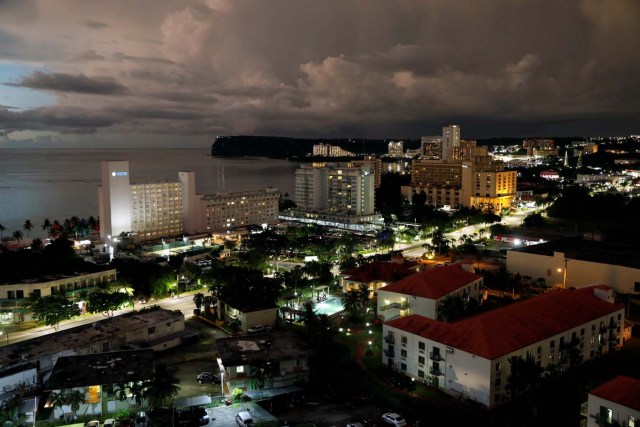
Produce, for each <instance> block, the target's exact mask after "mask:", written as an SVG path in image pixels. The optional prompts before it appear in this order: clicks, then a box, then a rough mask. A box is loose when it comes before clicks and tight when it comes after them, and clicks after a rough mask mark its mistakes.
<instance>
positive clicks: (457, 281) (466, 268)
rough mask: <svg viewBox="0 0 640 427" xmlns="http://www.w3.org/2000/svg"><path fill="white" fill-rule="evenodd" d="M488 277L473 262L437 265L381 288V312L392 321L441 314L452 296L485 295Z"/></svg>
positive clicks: (471, 296) (384, 317)
mask: <svg viewBox="0 0 640 427" xmlns="http://www.w3.org/2000/svg"><path fill="white" fill-rule="evenodd" d="M483 282H484V279H483V277H482V276H481V275H479V274H475V273H474V272H473V267H471V266H470V265H469V264H463V263H456V264H451V265H447V266H443V267H435V268H432V269H429V270H425V271H421V272H418V273H416V274H412V275H410V276H407V277H405V278H404V279H401V280H398V281H396V282H394V283H391V284H389V285H387V286H385V287H383V288H380V289H379V290H378V315H379V316H381V317H382V319H383V320H384V321H389V320H392V319H396V318H399V317H405V316H409V315H411V314H420V315H421V316H425V317H428V318H430V319H438V318H439V315H438V314H439V308H440V306H441V305H442V304H443V302H444V301H445V300H446V299H447V298H449V297H454V296H455V297H460V298H463V299H468V298H474V299H476V300H478V301H480V300H481V299H482V295H483V289H482V286H483Z"/></svg>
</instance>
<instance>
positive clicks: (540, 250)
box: [513, 236, 640, 268]
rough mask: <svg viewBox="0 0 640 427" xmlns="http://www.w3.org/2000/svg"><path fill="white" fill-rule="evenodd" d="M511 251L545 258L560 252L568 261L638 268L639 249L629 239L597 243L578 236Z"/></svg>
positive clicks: (639, 260) (639, 261) (639, 263)
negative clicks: (544, 256)
mask: <svg viewBox="0 0 640 427" xmlns="http://www.w3.org/2000/svg"><path fill="white" fill-rule="evenodd" d="M513 250H514V251H516V252H526V253H531V254H536V255H546V256H553V253H554V252H560V253H563V254H564V255H565V257H566V258H568V259H575V260H580V261H590V262H597V263H600V264H611V265H620V266H624V267H631V268H640V248H639V247H638V245H637V244H635V242H634V241H633V240H631V239H628V240H627V241H610V240H601V241H598V240H588V239H585V238H583V237H580V236H579V237H571V238H568V239H561V240H554V241H550V242H546V243H541V244H538V245H531V246H524V247H521V248H518V249H513Z"/></svg>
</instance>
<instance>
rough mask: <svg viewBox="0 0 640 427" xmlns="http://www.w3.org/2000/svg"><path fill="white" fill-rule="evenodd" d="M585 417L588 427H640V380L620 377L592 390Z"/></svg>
mask: <svg viewBox="0 0 640 427" xmlns="http://www.w3.org/2000/svg"><path fill="white" fill-rule="evenodd" d="M585 415H586V417H587V427H598V426H602V425H620V426H628V427H637V426H640V380H638V379H635V378H631V377H627V376H624V375H619V376H617V377H615V378H614V379H612V380H610V381H607V382H606V383H604V384H602V385H601V386H599V387H596V388H595V389H593V390H591V391H590V392H589V396H588V400H587V414H585ZM613 423H617V424H613Z"/></svg>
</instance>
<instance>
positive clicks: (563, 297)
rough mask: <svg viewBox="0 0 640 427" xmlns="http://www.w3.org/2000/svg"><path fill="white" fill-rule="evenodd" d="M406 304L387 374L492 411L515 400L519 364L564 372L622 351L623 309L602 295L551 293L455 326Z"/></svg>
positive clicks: (391, 336) (386, 344)
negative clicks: (514, 370)
mask: <svg viewBox="0 0 640 427" xmlns="http://www.w3.org/2000/svg"><path fill="white" fill-rule="evenodd" d="M412 277H414V276H409V277H408V278H406V279H404V280H410V279H411V278H412ZM398 283H400V282H396V283H395V284H396V285H397V284H398ZM392 286H393V285H392ZM384 289H385V288H381V290H380V291H381V292H382V291H383V290H384ZM404 304H405V306H406V307H405V308H406V310H407V311H411V312H410V314H408V315H406V316H403V317H396V318H395V319H392V320H389V321H387V322H385V323H384V325H383V340H382V345H383V354H382V364H383V366H387V367H389V368H390V369H393V370H396V371H398V372H401V373H402V374H404V375H406V376H408V377H411V378H413V379H415V380H416V381H420V382H423V383H426V384H428V385H430V386H432V387H436V388H438V389H441V390H442V391H444V392H446V393H448V394H451V395H454V396H460V397H465V398H467V399H470V400H472V401H475V402H477V403H479V404H481V405H484V406H487V407H493V406H496V405H498V404H500V403H501V402H503V401H506V400H509V399H510V397H511V395H510V391H509V388H508V379H509V377H510V375H511V363H510V362H509V361H510V360H511V358H513V357H520V358H522V359H524V360H527V359H532V360H533V361H535V362H536V364H537V365H538V366H539V367H541V368H542V370H543V371H544V370H547V369H548V370H549V371H552V370H553V369H556V370H559V371H560V372H563V371H564V370H567V369H570V368H573V367H574V366H577V365H578V364H580V363H582V362H584V361H587V360H592V359H595V358H598V357H601V356H602V355H605V354H607V353H609V352H612V351H614V350H616V349H619V348H620V347H621V346H622V344H623V332H622V325H623V324H624V307H623V306H619V305H616V304H614V303H613V296H612V294H611V292H610V291H607V290H606V289H602V288H599V287H589V288H584V289H576V290H569V289H562V290H558V291H554V292H549V293H546V294H543V295H541V296H538V297H534V298H529V299H526V300H522V301H520V302H516V303H513V304H510V305H508V306H504V307H501V308H497V309H494V310H490V311H487V312H484V313H481V314H477V315H475V316H470V317H467V318H464V319H461V320H457V321H453V322H451V323H443V322H440V321H437V320H434V319H431V318H429V317H427V316H426V314H422V313H420V312H419V311H420V306H419V305H418V300H417V299H416V300H413V299H406V298H405V300H404ZM399 305H400V306H401V308H402V307H403V306H402V305H401V304H399ZM412 307H413V308H415V310H414V309H413V308H412ZM558 313H562V316H558Z"/></svg>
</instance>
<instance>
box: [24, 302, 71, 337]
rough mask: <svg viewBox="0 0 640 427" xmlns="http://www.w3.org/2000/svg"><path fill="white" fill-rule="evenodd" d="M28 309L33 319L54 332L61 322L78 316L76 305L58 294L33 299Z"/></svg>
mask: <svg viewBox="0 0 640 427" xmlns="http://www.w3.org/2000/svg"><path fill="white" fill-rule="evenodd" d="M29 307H30V309H31V311H32V312H33V318H34V319H36V320H37V321H39V322H43V323H44V324H45V325H47V326H52V327H53V328H54V329H55V330H58V326H59V324H60V322H61V321H63V320H68V319H71V318H73V317H75V316H78V315H80V309H79V308H78V305H77V304H76V303H75V302H73V301H70V300H68V299H67V297H65V296H64V295H60V294H54V295H49V296H46V297H39V298H36V299H33V300H31V302H30V304H29Z"/></svg>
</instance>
